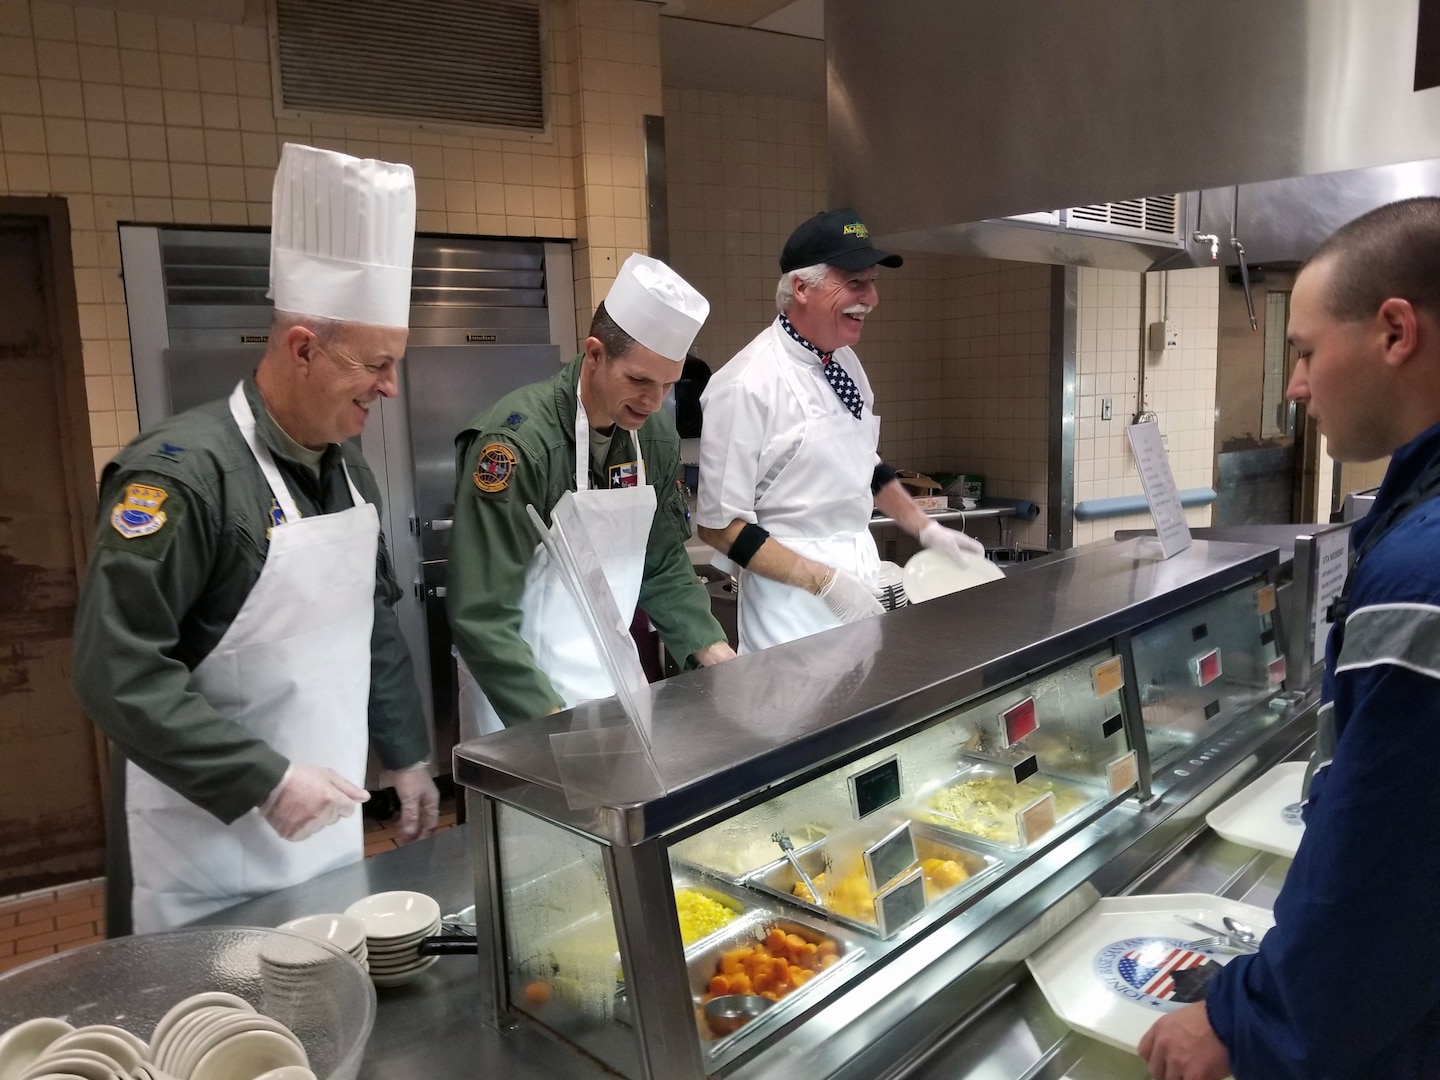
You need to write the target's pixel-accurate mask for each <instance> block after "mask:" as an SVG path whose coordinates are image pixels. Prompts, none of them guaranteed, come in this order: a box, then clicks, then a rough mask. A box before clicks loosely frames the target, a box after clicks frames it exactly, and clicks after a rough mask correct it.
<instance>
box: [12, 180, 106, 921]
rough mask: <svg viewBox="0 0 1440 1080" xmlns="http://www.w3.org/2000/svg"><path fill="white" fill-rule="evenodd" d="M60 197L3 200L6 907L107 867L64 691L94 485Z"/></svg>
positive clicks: (89, 739)
mask: <svg viewBox="0 0 1440 1080" xmlns="http://www.w3.org/2000/svg"><path fill="white" fill-rule="evenodd" d="M69 243H70V238H69V225H68V219H67V217H66V214H65V204H64V201H63V200H61V199H4V198H0V298H3V300H0V403H3V404H0V761H3V772H4V776H5V781H4V783H3V784H0V896H4V895H9V894H12V893H15V892H20V891H24V890H27V889H31V888H37V887H40V886H42V885H50V884H56V883H60V882H67V881H74V880H78V879H81V878H87V877H94V876H96V875H97V874H99V873H101V872H102V871H103V867H104V840H105V828H104V810H103V808H104V800H103V792H102V783H101V777H102V775H103V770H102V768H101V755H102V749H101V743H100V741H99V739H98V737H97V735H96V732H95V728H94V726H93V725H92V724H91V723H90V721H89V719H87V717H86V716H85V714H84V713H83V712H82V711H81V709H80V705H79V702H78V701H77V700H76V698H75V695H74V693H73V692H72V690H71V688H70V653H71V643H72V625H73V623H74V619H75V599H76V592H77V588H78V583H79V576H80V570H81V568H83V565H84V559H85V552H86V550H87V548H88V535H89V531H90V529H91V527H92V522H93V520H94V504H95V496H94V479H93V465H92V463H91V455H90V446H89V430H88V429H89V424H88V418H87V414H86V411H85V397H84V394H85V391H84V375H83V362H82V360H81V358H80V350H79V322H78V312H77V309H76V306H75V296H74V285H73V271H72V270H71V267H70V261H69Z"/></svg>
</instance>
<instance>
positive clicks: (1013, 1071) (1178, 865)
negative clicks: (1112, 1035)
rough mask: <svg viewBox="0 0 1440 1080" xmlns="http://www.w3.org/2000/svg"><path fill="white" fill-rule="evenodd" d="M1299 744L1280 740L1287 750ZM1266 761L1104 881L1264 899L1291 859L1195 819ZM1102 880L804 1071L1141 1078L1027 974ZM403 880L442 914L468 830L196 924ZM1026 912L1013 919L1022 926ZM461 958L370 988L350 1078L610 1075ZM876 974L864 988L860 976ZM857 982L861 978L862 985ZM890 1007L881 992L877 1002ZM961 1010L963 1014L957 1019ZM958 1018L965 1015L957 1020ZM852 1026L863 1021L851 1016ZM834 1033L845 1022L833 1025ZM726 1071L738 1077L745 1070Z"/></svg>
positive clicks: (992, 1079)
mask: <svg viewBox="0 0 1440 1080" xmlns="http://www.w3.org/2000/svg"><path fill="white" fill-rule="evenodd" d="M1295 748H1297V747H1292V749H1295ZM1269 766H1270V761H1269V759H1268V757H1267V758H1265V759H1262V758H1260V757H1257V756H1253V755H1252V756H1247V757H1246V758H1245V759H1244V760H1242V761H1241V762H1240V764H1238V765H1236V766H1235V767H1233V768H1232V769H1231V770H1230V771H1229V772H1227V773H1226V774H1225V775H1223V776H1220V777H1217V778H1216V779H1215V782H1214V785H1213V787H1214V789H1215V792H1216V793H1215V795H1214V796H1213V798H1209V799H1206V800H1205V801H1204V804H1203V806H1202V807H1201V808H1194V807H1192V808H1190V810H1191V812H1189V813H1187V814H1186V815H1185V819H1184V821H1183V823H1180V822H1177V825H1178V826H1179V829H1178V831H1176V832H1175V833H1174V834H1173V836H1172V837H1171V842H1172V843H1176V844H1178V845H1179V846H1178V847H1176V848H1175V850H1174V851H1173V853H1172V854H1170V855H1168V856H1166V857H1163V858H1161V859H1160V861H1159V862H1158V864H1156V865H1153V866H1152V867H1151V868H1150V869H1148V870H1146V871H1145V872H1143V873H1142V875H1141V876H1140V877H1139V878H1138V879H1134V880H1128V881H1127V880H1124V879H1123V874H1122V875H1120V877H1119V878H1118V879H1116V880H1115V881H1114V883H1113V885H1112V887H1111V888H1109V889H1107V890H1106V892H1107V893H1112V894H1118V893H1127V892H1139V893H1168V892H1210V893H1215V894H1216V895H1220V896H1228V897H1231V898H1234V899H1239V900H1244V901H1246V902H1247V903H1252V904H1257V905H1259V906H1261V907H1271V906H1273V903H1274V898H1275V896H1276V895H1277V894H1278V892H1279V890H1280V885H1281V884H1282V883H1283V881H1284V875H1285V871H1286V870H1287V869H1288V867H1289V865H1290V864H1289V861H1288V860H1285V859H1280V858H1277V857H1276V856H1273V855H1266V854H1262V853H1259V852H1254V851H1250V850H1247V849H1245V848H1242V847H1239V846H1238V845H1235V844H1232V843H1229V842H1228V841H1225V840H1222V839H1220V837H1218V836H1216V835H1215V834H1214V833H1212V832H1210V831H1209V830H1208V829H1206V828H1205V826H1204V821H1203V812H1204V809H1207V808H1208V807H1209V806H1210V805H1213V804H1214V802H1216V801H1218V800H1219V799H1221V798H1223V797H1224V796H1225V795H1228V794H1229V793H1230V792H1232V791H1233V790H1235V789H1236V788H1237V787H1239V786H1240V785H1241V784H1243V783H1245V782H1248V780H1249V779H1252V778H1253V777H1254V776H1256V775H1258V774H1259V773H1260V772H1262V771H1263V769H1264V768H1268V767H1269ZM1097 884H1098V885H1099V886H1100V887H1102V888H1103V887H1104V884H1105V883H1104V882H1103V881H1102V882H1098V883H1095V884H1092V883H1089V882H1087V883H1085V884H1082V885H1081V886H1080V887H1078V888H1077V889H1076V890H1075V891H1074V892H1073V893H1072V894H1071V895H1068V896H1065V897H1062V898H1060V899H1058V900H1055V901H1053V902H1052V904H1051V906H1050V908H1049V909H1048V910H1039V911H1038V913H1039V917H1038V918H1036V919H1034V921H1033V922H1031V924H1030V926H1029V927H1028V928H1027V929H1026V930H1025V931H1024V932H1023V933H1021V934H1020V935H1018V936H1017V937H1016V938H1015V939H1014V940H1013V941H1012V942H1010V943H1008V944H1004V945H1003V946H1002V947H1001V948H1000V949H998V950H997V952H996V953H995V955H994V956H993V957H992V958H990V959H988V960H986V962H985V964H984V965H983V966H984V967H985V968H986V969H988V971H989V980H988V981H989V984H990V985H989V986H988V988H987V990H986V992H985V996H984V1000H983V1001H982V1002H981V1003H980V1004H979V1005H978V1006H977V1005H976V1003H975V1001H974V992H973V991H972V990H971V989H969V988H968V987H967V986H964V985H961V984H960V982H959V981H957V983H956V984H954V985H953V986H952V987H951V988H949V989H948V990H947V991H944V992H942V993H941V995H940V996H939V998H938V1000H937V1001H932V1002H929V1003H927V1005H926V1008H925V1009H924V1010H923V1016H922V1015H921V1014H917V1017H916V1020H917V1025H916V1026H920V1024H922V1023H929V1022H930V1021H929V1020H926V1019H924V1017H928V1016H930V1015H931V1014H933V1013H935V1012H937V1011H940V1012H943V1011H944V1010H945V1009H946V1008H947V1007H948V1008H950V1009H951V1010H952V1011H951V1013H950V1016H949V1022H950V1023H951V1024H955V1025H956V1026H954V1027H953V1028H952V1029H951V1030H950V1031H948V1032H946V1033H945V1034H944V1035H943V1036H941V1037H939V1038H936V1037H934V1030H933V1029H932V1031H931V1033H930V1034H931V1037H929V1038H924V1039H920V1040H918V1041H915V1040H913V1033H912V1032H911V1031H910V1027H911V1025H900V1026H899V1027H896V1028H892V1029H891V1030H890V1032H889V1037H882V1038H879V1039H878V1040H876V1045H875V1049H874V1050H873V1052H872V1053H871V1054H869V1055H863V1056H862V1057H861V1058H860V1059H859V1060H856V1061H851V1062H849V1063H847V1064H845V1065H843V1066H842V1067H841V1068H840V1070H839V1071H832V1070H831V1069H830V1068H828V1066H827V1062H828V1061H830V1060H831V1057H832V1055H828V1054H822V1055H820V1056H818V1057H815V1056H811V1057H809V1059H808V1062H807V1068H806V1071H805V1074H804V1075H805V1076H806V1077H808V1078H816V1080H818V1078H820V1077H826V1076H829V1077H842V1076H843V1077H848V1078H855V1080H859V1078H860V1077H866V1078H867V1080H873V1078H877V1077H882V1076H883V1077H895V1078H899V1077H906V1078H912V1080H1021V1078H1024V1080H1132V1078H1133V1080H1143V1078H1144V1077H1145V1076H1146V1075H1147V1074H1146V1071H1145V1069H1144V1067H1143V1066H1142V1065H1141V1064H1140V1062H1139V1060H1138V1059H1136V1058H1134V1057H1132V1056H1131V1055H1129V1054H1125V1053H1122V1052H1121V1051H1118V1050H1115V1049H1113V1048H1112V1047H1109V1046H1106V1045H1104V1044H1102V1043H1099V1042H1097V1041H1095V1040H1093V1039H1090V1038H1087V1037H1086V1036H1084V1035H1080V1034H1077V1033H1075V1032H1073V1031H1070V1030H1069V1029H1068V1028H1067V1027H1066V1026H1065V1025H1064V1023H1063V1022H1062V1021H1061V1020H1060V1019H1059V1018H1058V1017H1057V1016H1056V1015H1055V1014H1054V1013H1053V1012H1052V1011H1051V1009H1050V1007H1049V1005H1048V1004H1046V1002H1045V999H1044V997H1043V996H1042V995H1041V994H1040V991H1039V989H1038V988H1037V987H1036V986H1035V984H1034V983H1033V982H1032V981H1031V980H1030V978H1029V976H1028V974H1027V972H1026V969H1025V966H1024V963H1023V961H1024V956H1025V954H1026V953H1027V952H1029V951H1031V950H1032V949H1033V948H1036V947H1038V946H1039V944H1042V943H1043V941H1044V940H1045V939H1047V938H1048V937H1050V936H1051V935H1053V934H1054V933H1056V932H1058V931H1059V930H1060V929H1061V928H1063V926H1064V925H1065V924H1066V923H1067V922H1068V921H1069V920H1071V919H1073V918H1075V917H1076V916H1078V915H1079V914H1080V913H1081V912H1082V911H1084V910H1085V908H1086V907H1088V906H1089V905H1090V904H1091V903H1093V902H1094V900H1095V899H1098V898H1099V896H1100V895H1102V893H1101V891H1100V888H1097V887H1096V885H1097ZM390 889H415V890H418V891H420V892H424V893H426V894H428V895H430V896H433V897H434V898H435V899H436V900H437V901H438V902H439V904H440V906H441V909H442V910H443V911H446V912H451V911H455V910H457V909H459V908H461V907H464V906H466V905H468V904H470V903H473V902H474V879H473V875H472V872H471V856H470V846H469V838H468V836H467V835H466V828H465V826H463V825H462V826H458V827H456V828H454V829H450V830H448V831H446V832H444V833H441V834H440V835H438V836H435V837H432V838H431V839H429V840H423V841H420V842H419V843H416V844H412V845H410V846H408V847H405V848H401V849H399V850H398V851H392V852H386V853H384V854H381V855H378V856H376V857H374V858H370V859H366V860H365V861H364V862H363V863H358V864H356V865H355V866H351V867H346V868H345V869H343V870H337V871H334V872H332V873H329V874H325V875H323V876H322V877H319V878H316V879H315V880H313V881H310V882H307V883H305V884H304V885H297V886H295V887H293V888H290V889H285V890H282V891H280V892H277V893H274V894H272V895H270V896H266V897H262V898H261V899H259V900H254V901H251V902H249V903H246V904H240V905H238V906H236V907H233V908H230V909H228V910H226V911H223V912H219V913H217V914H215V915H213V916H211V917H210V918H208V919H205V920H202V921H203V922H204V923H207V924H235V925H247V926H275V925H277V924H279V923H281V922H284V921H286V920H287V919H292V918H296V917H297V916H300V915H305V914H310V913H314V912H322V911H340V910H343V909H344V908H345V907H347V906H348V905H350V904H351V903H353V902H354V901H356V900H358V899H360V898H361V897H362V896H366V895H368V894H370V893H374V892H383V891H387V890H390ZM1026 921H1027V920H1025V919H1021V920H1019V922H1020V924H1021V925H1024V923H1025V922H1026ZM476 964H477V961H476V959H475V958H474V957H471V956H448V957H441V958H440V959H439V960H438V961H437V962H436V964H435V965H434V966H433V967H431V968H430V969H429V970H428V971H426V972H425V973H424V974H423V975H422V976H421V977H420V978H419V979H417V980H416V981H415V982H414V983H412V984H410V985H409V986H404V987H397V988H394V989H388V990H387V989H381V990H378V991H377V995H378V997H379V1009H378V1011H377V1013H376V1017H375V1029H374V1033H373V1034H372V1036H371V1038H370V1043H369V1046H368V1048H367V1050H366V1054H365V1059H364V1062H363V1063H362V1065H361V1069H360V1077H361V1080H433V1078H435V1077H447V1078H451V1080H465V1078H467V1077H472V1076H473V1077H476V1078H477V1080H478V1078H482V1077H484V1078H488V1077H492V1076H502V1077H505V1078H506V1080H552V1078H555V1077H566V1078H573V1080H592V1078H593V1080H601V1078H604V1077H612V1076H613V1074H611V1073H609V1072H606V1071H605V1070H603V1069H601V1068H599V1067H598V1066H596V1065H593V1064H592V1063H590V1062H587V1061H585V1060H584V1059H583V1058H580V1057H577V1056H576V1054H575V1053H574V1051H573V1050H571V1049H568V1048H564V1047H561V1046H559V1045H558V1044H556V1043H555V1042H554V1041H552V1040H551V1039H549V1038H547V1037H546V1036H545V1035H543V1034H541V1033H539V1032H538V1031H536V1030H534V1029H533V1028H530V1027H527V1026H523V1025H522V1026H519V1027H516V1028H515V1029H514V1030H511V1031H509V1032H506V1033H503V1034H502V1033H500V1032H497V1031H494V1030H491V1029H489V1028H486V1027H485V1026H484V1025H482V1024H481V1023H480V1022H479V1015H480V1002H479V992H478V984H479V981H480V973H479V972H478V971H477V968H476ZM872 983H875V985H873V986H872V985H871V984H872ZM866 987H870V990H869V991H866V989H865V988H866ZM882 993H883V992H882V988H881V986H880V985H879V981H878V980H871V981H870V982H867V983H865V984H862V986H861V987H860V988H859V992H857V994H856V995H855V997H856V1001H855V1003H854V1008H855V1010H856V1014H857V1016H863V1015H864V1013H865V1010H866V1008H867V1006H868V1004H869V1003H868V1002H867V1000H866V995H867V994H873V995H874V1000H875V1002H876V1003H878V1000H879V998H880V997H881V996H882ZM889 1004H890V1005H891V1006H892V1007H893V1004H894V1003H893V1002H892V1003H889ZM967 1017H968V1018H967ZM962 1019H964V1020H965V1022H964V1023H963V1024H959V1023H958V1021H960V1020H962ZM856 1026H857V1027H858V1028H863V1027H864V1025H856ZM841 1035H842V1036H843V1033H841ZM737 1075H745V1074H744V1073H741V1074H737Z"/></svg>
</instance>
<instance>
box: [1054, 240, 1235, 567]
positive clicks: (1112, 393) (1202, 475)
mask: <svg viewBox="0 0 1440 1080" xmlns="http://www.w3.org/2000/svg"><path fill="white" fill-rule="evenodd" d="M1219 288H1220V272H1219V271H1218V270H1216V269H1213V268H1210V267H1201V268H1198V269H1194V270H1172V271H1169V272H1168V273H1164V274H1160V273H1154V274H1150V275H1148V277H1147V282H1146V305H1145V306H1146V311H1145V313H1144V317H1143V320H1142V316H1141V311H1140V275H1139V274H1133V273H1127V272H1124V271H1118V270H1096V269H1090V268H1082V269H1081V270H1080V277H1079V293H1078V302H1079V311H1078V320H1077V334H1078V340H1077V342H1076V374H1077V379H1078V383H1077V387H1076V437H1075V501H1076V503H1079V502H1082V501H1084V500H1086V499H1101V498H1109V497H1112V496H1117V495H1139V494H1142V493H1143V489H1142V487H1141V484H1140V478H1139V476H1138V475H1137V474H1136V472H1135V465H1134V461H1133V458H1132V456H1131V454H1130V445H1129V440H1128V439H1127V438H1126V435H1125V428H1126V425H1127V424H1129V423H1130V422H1131V420H1132V419H1133V418H1134V416H1135V414H1136V413H1137V412H1140V411H1144V410H1146V409H1148V410H1150V411H1152V412H1154V413H1155V415H1156V418H1157V420H1158V422H1159V424H1160V431H1161V434H1162V435H1163V436H1164V438H1165V442H1166V447H1167V449H1168V451H1169V456H1170V468H1171V470H1172V471H1173V472H1174V474H1175V485H1176V487H1178V488H1180V489H1181V490H1182V491H1183V490H1185V489H1186V488H1197V487H1212V486H1213V485H1214V470H1215V458H1214V441H1215V362H1216V360H1215V358H1216V341H1217V339H1218V325H1219V298H1218V293H1219ZM1167 293H1168V295H1167ZM1162 316H1163V317H1166V318H1169V319H1170V320H1171V321H1172V322H1174V323H1175V324H1176V326H1177V327H1178V329H1179V331H1180V347H1179V348H1177V349H1170V350H1166V351H1164V352H1152V351H1150V350H1149V349H1148V348H1147V349H1146V350H1145V354H1144V355H1145V400H1144V402H1143V403H1140V402H1139V401H1137V394H1138V392H1139V382H1140V379H1139V365H1140V355H1141V354H1140V328H1141V323H1142V321H1143V322H1145V323H1147V324H1148V323H1149V322H1151V321H1153V320H1157V319H1160V318H1162ZM1105 398H1109V399H1110V401H1111V407H1112V413H1111V418H1110V419H1109V420H1108V421H1107V420H1102V419H1101V412H1102V403H1103V401H1104V399H1105ZM1185 516H1186V520H1188V521H1189V522H1190V524H1191V525H1194V526H1199V525H1208V524H1209V523H1210V508H1209V507H1208V506H1207V507H1196V508H1192V509H1190V510H1187V511H1186V515H1185ZM1151 527H1153V522H1152V521H1151V518H1150V515H1149V514H1148V513H1145V514H1133V515H1127V516H1124V517H1116V518H1104V519H1101V520H1098V521H1089V522H1083V521H1077V522H1075V531H1074V540H1075V543H1076V544H1077V545H1079V544H1083V543H1087V542H1089V541H1091V540H1098V539H1103V538H1105V537H1109V536H1111V535H1113V534H1114V532H1115V531H1116V530H1118V529H1145V528H1151Z"/></svg>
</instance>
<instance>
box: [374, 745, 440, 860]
mask: <svg viewBox="0 0 1440 1080" xmlns="http://www.w3.org/2000/svg"><path fill="white" fill-rule="evenodd" d="M381 782H382V783H384V780H383V779H382V781H381ZM387 786H393V787H394V788H395V794H396V795H398V796H399V797H400V835H399V840H400V843H402V844H408V843H410V841H412V840H424V839H425V837H427V836H429V835H430V834H431V833H433V832H434V831H435V824H436V822H437V821H438V820H439V818H440V792H439V790H438V789H437V788H436V787H435V781H434V780H432V779H430V765H429V763H428V762H421V763H420V764H419V765H412V766H410V768H408V769H396V770H395V771H394V772H392V773H390V774H389V784H387Z"/></svg>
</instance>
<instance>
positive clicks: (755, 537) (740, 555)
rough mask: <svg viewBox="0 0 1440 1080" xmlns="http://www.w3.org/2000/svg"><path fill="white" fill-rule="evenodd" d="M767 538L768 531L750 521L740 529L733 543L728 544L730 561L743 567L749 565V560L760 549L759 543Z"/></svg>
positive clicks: (768, 535) (768, 537) (768, 536)
mask: <svg viewBox="0 0 1440 1080" xmlns="http://www.w3.org/2000/svg"><path fill="white" fill-rule="evenodd" d="M769 539H770V534H769V533H768V532H766V531H765V530H764V529H762V528H761V527H760V526H759V525H756V524H755V523H754V522H751V523H750V524H748V525H746V526H745V527H744V528H743V529H741V530H740V535H739V536H737V537H736V538H735V543H733V544H731V545H730V561H731V562H733V563H734V564H735V565H736V566H738V567H740V568H741V569H744V568H745V567H747V566H749V565H750V560H751V559H753V558H754V557H755V553H756V552H757V551H759V550H760V545H761V544H763V543H765V541H766V540H769Z"/></svg>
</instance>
